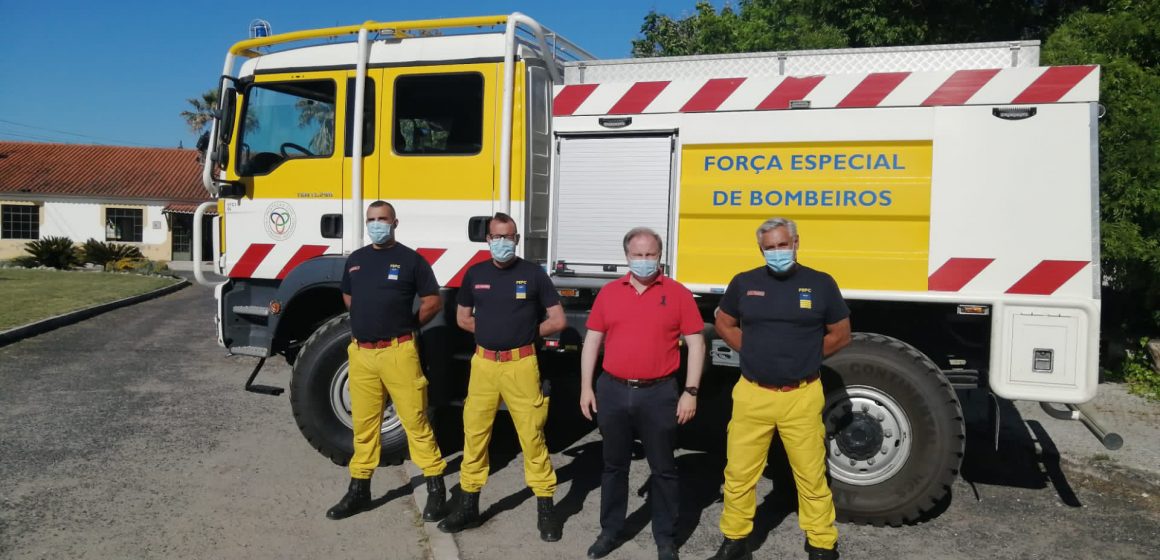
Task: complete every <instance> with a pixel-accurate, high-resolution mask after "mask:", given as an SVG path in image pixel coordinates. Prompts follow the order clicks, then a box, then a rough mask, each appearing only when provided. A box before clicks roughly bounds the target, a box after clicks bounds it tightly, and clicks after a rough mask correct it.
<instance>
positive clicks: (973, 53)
mask: <svg viewBox="0 0 1160 560" xmlns="http://www.w3.org/2000/svg"><path fill="white" fill-rule="evenodd" d="M1035 66H1039V41H1014V42H1010V43H973V44H960V45H933V46H922V47H881V48H872V49H833V50H812V51H794V52H783V53H777V52H772V53H740V54H725V55H704V56H674V57H663V58H634V59H621V60H595V61H584V62H571V63H568V64H567V65H566V67H565V70H564V83H565V84H583V83H600V82H639V81H650V80H679V79H689V78H753V77H761V76H782V75H791V76H805V75H814V74H865V73H868V72H923V71H928V72H929V71H938V70H968V69H977V68H1015V67H1035Z"/></svg>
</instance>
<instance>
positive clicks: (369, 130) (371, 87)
mask: <svg viewBox="0 0 1160 560" xmlns="http://www.w3.org/2000/svg"><path fill="white" fill-rule="evenodd" d="M355 84H356V80H355V79H354V78H348V79H347V81H346V144H344V146H345V147H344V148H343V152H344V153H343V155H344V156H345V157H351V155H350V154H351V145H352V144H353V143H354V94H355ZM363 89H364V92H365V93H363V137H362V143H363V150H362V155H363V157H366V156H369V155H371V154H372V153H374V151H375V81H374V80H372V79H371V78H367V80H366V86H365V87H364V88H363Z"/></svg>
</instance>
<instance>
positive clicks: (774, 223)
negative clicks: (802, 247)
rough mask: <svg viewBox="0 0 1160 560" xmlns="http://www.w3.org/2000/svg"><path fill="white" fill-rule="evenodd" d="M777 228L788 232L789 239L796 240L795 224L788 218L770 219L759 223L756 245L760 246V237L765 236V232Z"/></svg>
mask: <svg viewBox="0 0 1160 560" xmlns="http://www.w3.org/2000/svg"><path fill="white" fill-rule="evenodd" d="M779 227H784V228H786V229H788V230H789V235H790V237H793V238H794V239H797V223H796V222H794V221H793V220H791V219H789V218H770V219H768V220H766V221H764V222H762V223H761V226H760V227H758V228H757V244H758V245H761V236H762V235H765V232H767V231H773V230H775V229H777V228H779Z"/></svg>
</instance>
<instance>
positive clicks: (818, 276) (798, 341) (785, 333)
mask: <svg viewBox="0 0 1160 560" xmlns="http://www.w3.org/2000/svg"><path fill="white" fill-rule="evenodd" d="M720 307H721V311H724V312H725V313H728V314H729V315H732V316H733V317H736V318H737V319H738V320H740V321H741V374H742V375H744V376H745V377H746V378H747V379H749V380H750V381H756V382H757V383H760V384H762V385H774V386H782V385H792V384H794V383H797V382H798V381H800V380H802V379H805V378H807V377H809V376H811V375H813V374H815V373H817V372H818V368H820V367H821V365H822V357H823V356H822V340H823V338H824V337H825V335H826V325H832V324H834V323H837V322H838V321H841V320H842V319H845V318H846V317H849V316H850V308H849V307H847V306H846V300H844V299H842V293H841V292H840V291H839V290H838V284H837V283H836V282H834V279H833V278H832V277H831V276H830V275H829V274H826V273H824V272H819V271H817V270H814V269H812V268H809V267H807V266H802V265H800V264H798V265H795V267H794V270H793V271H792V272H791V273H790V274H788V275H776V274H774V273H773V271H772V270H770V269H769V267H767V266H762V267H760V268H755V269H753V270H750V271H746V272H742V273H740V274H738V275H737V276H734V277H733V281H732V282H730V283H729V287H728V288H727V289H726V290H725V296H724V297H723V298H721V305H720Z"/></svg>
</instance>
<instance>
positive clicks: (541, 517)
mask: <svg viewBox="0 0 1160 560" xmlns="http://www.w3.org/2000/svg"><path fill="white" fill-rule="evenodd" d="M536 513H537V514H538V516H537V518H536V527H537V528H538V529H539V530H540V540H542V541H544V542H556V541H558V540H560V532H561V529H563V525H562V524H561V523H560V520H559V519H558V518H557V517H556V506H555V505H553V504H552V498H536Z"/></svg>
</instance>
